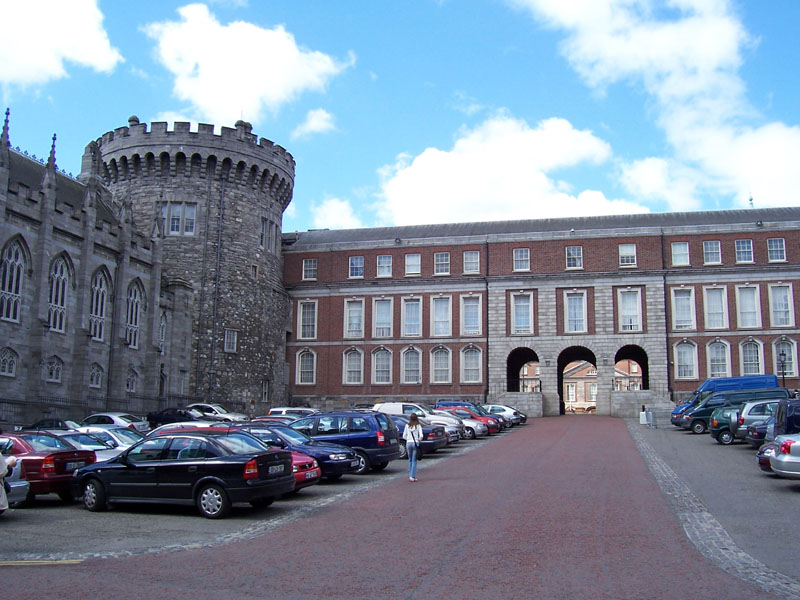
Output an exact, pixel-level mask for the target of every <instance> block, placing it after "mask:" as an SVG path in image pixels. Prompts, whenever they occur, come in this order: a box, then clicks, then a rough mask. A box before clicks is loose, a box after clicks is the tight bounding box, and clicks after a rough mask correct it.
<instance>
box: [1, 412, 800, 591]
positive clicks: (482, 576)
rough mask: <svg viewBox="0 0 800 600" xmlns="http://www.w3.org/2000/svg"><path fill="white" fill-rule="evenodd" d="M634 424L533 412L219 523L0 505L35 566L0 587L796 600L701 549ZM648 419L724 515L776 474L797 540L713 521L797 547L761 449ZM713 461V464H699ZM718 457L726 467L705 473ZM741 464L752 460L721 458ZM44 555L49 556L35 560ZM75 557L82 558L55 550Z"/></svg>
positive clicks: (763, 548) (771, 561)
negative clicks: (514, 424)
mask: <svg viewBox="0 0 800 600" xmlns="http://www.w3.org/2000/svg"><path fill="white" fill-rule="evenodd" d="M627 427H628V426H627V424H626V422H625V421H622V420H619V419H610V418H605V417H597V416H568V417H558V418H547V419H537V420H534V421H531V422H529V424H528V425H526V426H524V427H522V428H518V429H517V430H514V431H511V432H509V433H507V434H504V435H502V436H496V437H494V438H493V439H491V440H489V441H487V442H479V443H477V444H463V445H461V446H460V448H458V449H456V450H449V451H447V452H444V453H441V454H439V455H438V456H435V457H433V458H428V459H426V460H425V461H423V463H422V468H421V470H420V473H419V478H420V481H419V482H417V483H411V482H409V481H408V478H407V476H406V473H405V463H404V462H395V463H392V465H390V467H389V469H387V470H386V471H384V472H383V473H379V474H373V475H370V476H368V477H365V478H357V479H356V478H350V481H344V480H343V481H341V482H338V483H336V484H332V485H331V484H325V485H318V486H314V487H312V488H309V489H307V490H303V491H302V492H301V493H300V494H298V495H297V497H295V498H293V499H291V500H290V501H288V502H286V501H281V502H278V503H276V504H274V505H273V506H272V507H269V508H267V509H263V510H261V511H253V510H251V509H244V508H242V509H240V510H236V511H235V512H234V514H233V516H232V517H231V518H230V519H226V520H223V521H209V520H206V519H202V518H200V517H198V516H196V515H195V514H194V513H193V511H191V510H187V509H173V508H162V509H155V510H154V509H153V508H152V507H151V508H148V509H129V508H126V509H124V510H122V509H115V510H112V511H109V512H107V513H103V514H91V513H88V512H86V511H83V510H81V509H80V508H78V507H76V506H73V507H68V506H62V505H58V504H57V503H55V502H40V503H38V504H39V505H38V506H36V507H33V508H30V509H20V510H11V511H9V512H7V513H6V514H5V515H4V516H3V517H0V532H2V536H1V537H2V544H0V545H1V546H2V548H0V560H6V561H8V560H10V559H22V560H25V561H28V562H27V563H25V564H24V566H16V565H9V563H5V564H6V565H9V566H0V590H2V592H0V596H2V597H4V598H6V597H7V598H15V599H16V598H42V597H53V596H55V597H60V598H65V599H70V598H86V597H101V596H102V597H112V598H115V600H117V599H126V598H141V597H159V598H168V597H175V598H181V597H187V596H190V595H191V596H192V597H195V598H232V597H236V596H245V597H254V598H286V599H300V598H303V599H305V598H309V599H310V598H314V599H317V598H349V599H356V598H370V599H374V598H423V597H424V598H477V597H482V598H609V599H611V598H614V599H616V598H631V599H633V598H648V599H658V598H670V599H672V598H707V597H708V596H717V595H720V596H724V597H725V598H726V599H736V598H747V599H748V600H751V599H752V598H755V597H758V598H759V599H768V598H786V597H792V596H791V595H788V596H787V595H786V594H781V595H771V594H769V593H767V592H765V591H764V590H763V589H760V588H758V587H756V586H755V585H753V584H751V583H748V582H745V581H742V580H739V579H736V578H734V577H733V576H732V575H731V574H729V573H726V572H725V571H723V570H722V569H720V568H719V567H718V566H716V565H715V564H714V563H713V562H712V561H710V560H709V559H708V558H706V557H705V556H703V555H701V554H700V553H699V552H698V551H697V549H696V548H695V546H694V545H693V544H692V542H691V541H690V539H689V538H688V537H687V535H686V533H685V532H684V525H682V522H681V519H680V518H679V516H678V515H677V514H676V512H675V510H674V508H673V505H672V500H671V499H670V498H669V497H668V496H665V495H664V494H663V493H662V492H661V490H660V489H659V487H658V483H657V481H656V479H655V478H654V476H653V474H651V472H650V470H648V463H646V462H645V460H644V459H643V458H642V454H640V452H639V450H638V449H637V445H636V442H634V440H633V439H632V438H631V434H630V433H629V431H628V428H627ZM637 431H638V432H639V434H640V437H641V439H643V440H644V441H645V442H646V443H647V444H649V445H650V447H652V448H653V449H654V450H655V454H657V455H658V456H662V455H663V460H664V462H665V463H667V464H669V465H670V466H671V467H672V469H673V470H674V471H675V472H676V473H678V475H679V476H680V477H683V476H684V474H685V476H686V478H687V481H689V483H690V484H692V485H694V483H693V478H696V480H697V482H696V483H697V489H696V494H697V496H698V498H701V499H702V502H703V503H704V504H705V505H706V507H708V509H709V510H710V511H712V512H713V511H714V510H717V508H716V507H718V506H720V505H723V506H724V505H726V504H727V505H728V506H730V505H731V504H737V505H749V506H750V507H751V508H758V507H759V506H760V505H761V504H768V503H771V502H772V500H765V499H764V497H763V496H762V495H760V493H759V491H758V490H757V489H755V487H756V486H763V487H764V488H767V489H770V488H771V486H775V494H776V497H777V498H780V499H782V500H781V501H783V502H786V504H785V505H784V506H785V507H790V508H792V509H793V510H791V511H790V512H787V511H786V510H785V508H784V509H781V508H774V509H771V511H770V513H769V518H774V519H776V523H775V524H774V525H770V529H769V531H770V532H773V533H775V534H776V535H780V536H782V537H781V538H780V540H781V541H784V542H786V543H787V544H788V548H789V549H788V550H787V548H786V547H784V548H783V549H781V548H780V547H779V546H778V545H776V544H774V543H772V544H770V543H760V542H759V543H758V544H751V543H750V542H749V541H748V540H749V539H750V538H751V537H752V523H753V519H759V520H760V519H761V517H760V516H758V515H755V516H754V515H752V514H751V515H750V517H748V518H749V519H750V522H748V523H744V522H743V518H742V516H741V515H740V514H738V513H737V512H736V511H733V510H730V511H728V510H726V509H724V508H720V509H719V510H720V514H719V515H717V513H714V515H715V516H717V517H718V519H719V521H720V523H723V524H725V526H726V527H727V525H728V524H729V525H730V527H731V528H732V531H731V532H730V533H731V536H732V537H734V539H736V541H737V544H738V545H739V546H740V548H741V549H743V550H744V551H745V552H751V551H752V552H753V553H760V555H759V557H758V560H760V561H761V562H763V563H765V564H767V565H768V566H769V567H771V568H773V569H776V570H778V571H780V570H781V569H783V567H784V564H783V563H781V562H780V561H778V560H777V559H776V556H778V555H780V553H781V552H783V553H784V554H788V555H789V556H790V557H791V556H794V557H796V556H797V553H796V552H794V551H793V550H792V548H793V545H792V544H793V541H794V540H796V539H797V536H796V533H793V530H792V527H796V524H795V520H796V519H795V515H796V514H797V511H796V506H797V504H796V501H797V493H798V488H797V486H796V485H795V484H792V483H791V482H784V481H777V482H776V481H774V480H772V479H771V478H769V477H762V476H761V472H760V471H758V469H757V468H756V467H755V465H754V464H752V463H750V462H749V461H752V458H751V457H749V452H742V449H741V448H731V447H725V448H723V447H719V450H718V449H717V447H716V446H717V445H716V444H714V443H713V442H712V441H710V440H709V439H708V437H707V436H703V437H702V438H701V437H698V436H694V437H692V436H688V437H687V436H686V435H684V434H682V433H681V432H678V431H672V430H671V429H669V428H667V429H658V430H652V429H647V428H641V429H640V430H637ZM639 434H637V435H639ZM640 441H641V440H640ZM709 444H713V446H708V445H709ZM706 450H709V452H708V453H706ZM722 452H728V453H729V454H727V455H726V454H722ZM701 456H702V457H703V458H702V462H705V463H706V464H705V466H696V467H695V466H694V465H695V464H696V463H697V462H698V461H699V460H701V459H699V457H701ZM709 457H714V460H722V461H723V462H722V463H721V464H722V465H723V466H722V467H721V468H719V469H714V468H712V469H709V464H710V463H709V462H708V461H709V460H710V459H709ZM737 458H741V459H743V462H742V464H741V465H739V464H738V463H736V462H732V463H730V464H729V463H728V462H725V461H729V460H731V461H735V460H736V459H737ZM748 459H749V461H748ZM715 464H716V463H715ZM728 469H730V472H725V473H722V472H723V471H727V470H728ZM737 469H738V470H737ZM744 471H747V472H752V474H753V476H754V478H753V481H752V482H750V477H749V475H743V474H741V473H743V472H744ZM709 472H720V473H721V475H720V478H721V479H725V480H726V481H732V482H733V483H730V484H729V485H730V489H731V490H733V491H734V493H735V494H741V493H743V492H744V491H745V490H750V491H748V492H747V494H753V496H750V495H744V496H735V497H736V498H738V500H736V501H730V502H727V503H726V502H725V501H724V500H721V499H720V498H722V497H723V495H724V493H726V492H727V491H728V489H720V490H719V491H715V487H716V486H715V484H714V483H713V482H712V483H708V482H706V479H707V476H708V473H709ZM733 473H735V474H736V475H735V476H734V475H732V474H733ZM723 475H724V476H723ZM740 480H743V481H745V482H746V483H744V482H743V481H740ZM719 485H721V483H720V484H719ZM750 488H753V489H750ZM692 489H693V490H694V488H692ZM762 514H763V513H762ZM756 527H757V526H756ZM748 528H750V531H749V532H748V531H747V529H748ZM759 531H762V530H759ZM740 542H741V543H740ZM165 548H166V551H164V550H165ZM770 548H775V549H774V550H770ZM128 553H130V554H131V555H130V556H126V554H128ZM101 556H104V557H105V558H99V557H101ZM37 558H38V559H49V560H53V561H54V563H53V564H44V565H35V564H33V562H31V561H33V560H34V559H37ZM68 558H73V559H75V560H76V561H77V562H76V563H75V564H63V563H59V562H58V561H61V560H64V559H68ZM788 562H789V563H791V561H788ZM0 564H2V563H0ZM790 566H791V565H790ZM783 572H784V573H785V574H791V573H787V572H786V570H785V569H784V570H783ZM795 573H796V571H795ZM795 577H796V575H795ZM799 589H800V588H799ZM798 597H800V596H798Z"/></svg>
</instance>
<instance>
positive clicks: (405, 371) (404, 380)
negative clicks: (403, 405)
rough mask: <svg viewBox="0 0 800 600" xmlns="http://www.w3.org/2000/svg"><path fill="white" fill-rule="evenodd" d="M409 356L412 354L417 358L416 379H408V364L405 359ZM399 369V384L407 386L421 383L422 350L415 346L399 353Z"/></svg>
mask: <svg viewBox="0 0 800 600" xmlns="http://www.w3.org/2000/svg"><path fill="white" fill-rule="evenodd" d="M409 354H414V355H415V356H416V357H417V370H416V377H414V378H409V377H408V375H409V372H408V364H407V362H406V361H407V359H408V356H409ZM400 369H401V372H402V374H403V375H402V380H401V383H403V384H407V385H417V384H420V383H422V350H420V349H419V348H417V347H415V346H408V347H407V348H404V349H403V350H402V352H401V353H400Z"/></svg>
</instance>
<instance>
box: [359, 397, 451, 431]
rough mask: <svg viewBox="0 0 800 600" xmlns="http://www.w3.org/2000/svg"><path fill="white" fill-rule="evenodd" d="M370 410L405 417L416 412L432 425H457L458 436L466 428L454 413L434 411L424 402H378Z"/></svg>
mask: <svg viewBox="0 0 800 600" xmlns="http://www.w3.org/2000/svg"><path fill="white" fill-rule="evenodd" d="M372 410H377V411H379V412H382V413H386V414H387V415H403V416H405V417H407V416H408V415H410V414H412V413H416V414H417V416H418V417H422V418H423V419H426V420H427V421H430V422H431V423H433V424H434V425H454V426H456V427H458V435H459V436H460V437H462V438H463V437H465V436H466V428H465V427H464V422H463V421H462V420H461V419H460V418H458V417H457V416H455V415H451V414H446V415H443V414H439V413H436V412H434V411H433V410H432V409H431V408H430V407H429V406H427V405H424V404H417V403H415V402H379V403H378V404H376V405H375V406H374V407H373V408H372Z"/></svg>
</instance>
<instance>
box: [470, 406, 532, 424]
mask: <svg viewBox="0 0 800 600" xmlns="http://www.w3.org/2000/svg"><path fill="white" fill-rule="evenodd" d="M480 407H481V408H482V409H483V410H485V411H486V412H487V413H489V414H490V415H501V416H503V417H505V419H506V420H507V421H511V425H512V426H513V425H519V424H521V423H522V413H520V412H519V411H518V410H517V409H516V408H512V407H511V406H506V405H505V404H481V405H480ZM526 420H527V418H526Z"/></svg>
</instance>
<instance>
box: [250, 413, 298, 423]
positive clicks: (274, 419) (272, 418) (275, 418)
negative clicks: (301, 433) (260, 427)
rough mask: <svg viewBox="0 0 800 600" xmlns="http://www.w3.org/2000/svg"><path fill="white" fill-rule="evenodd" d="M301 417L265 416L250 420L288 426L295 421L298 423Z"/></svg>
mask: <svg viewBox="0 0 800 600" xmlns="http://www.w3.org/2000/svg"><path fill="white" fill-rule="evenodd" d="M299 418H300V415H264V416H263V417H253V418H252V419H250V421H251V422H254V423H280V424H281V425H288V424H289V423H292V422H293V421H297V419H299Z"/></svg>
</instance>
